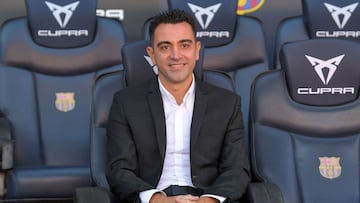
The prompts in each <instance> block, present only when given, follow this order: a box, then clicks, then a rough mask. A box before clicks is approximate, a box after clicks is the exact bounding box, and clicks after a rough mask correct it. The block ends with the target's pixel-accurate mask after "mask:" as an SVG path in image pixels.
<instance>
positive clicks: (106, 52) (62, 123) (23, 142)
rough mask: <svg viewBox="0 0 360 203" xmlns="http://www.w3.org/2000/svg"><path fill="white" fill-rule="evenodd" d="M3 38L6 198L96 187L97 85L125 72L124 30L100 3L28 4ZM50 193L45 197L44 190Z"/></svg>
mask: <svg viewBox="0 0 360 203" xmlns="http://www.w3.org/2000/svg"><path fill="white" fill-rule="evenodd" d="M26 5H27V13H28V15H27V17H23V18H17V19H11V20H9V21H7V22H6V23H5V24H4V25H3V26H2V27H1V30H0V39H1V41H0V46H1V47H0V61H1V63H2V65H1V66H0V81H1V82H0V83H1V85H0V96H1V98H0V111H1V112H3V114H4V116H5V117H6V119H7V120H8V121H9V122H10V124H11V127H12V138H13V139H14V140H15V152H14V167H13V169H12V170H11V171H9V173H8V176H7V180H6V185H7V190H8V194H7V198H8V199H19V198H42V197H46V198H63V197H71V196H72V195H73V192H74V191H75V190H74V189H75V188H77V187H81V186H87V185H91V184H92V181H91V176H90V155H89V152H90V104H91V95H92V88H93V83H94V79H95V78H97V77H99V76H101V75H103V74H106V73H109V72H113V71H116V70H119V69H120V68H121V66H120V64H121V63H122V56H121V47H122V45H123V44H124V43H125V33H124V29H123V27H122V25H121V24H120V23H119V22H118V21H116V20H111V19H105V18H100V17H96V16H95V14H96V12H95V10H96V7H97V3H96V0H66V1H64V0H48V1H45V0H28V1H26ZM45 188H46V189H45Z"/></svg>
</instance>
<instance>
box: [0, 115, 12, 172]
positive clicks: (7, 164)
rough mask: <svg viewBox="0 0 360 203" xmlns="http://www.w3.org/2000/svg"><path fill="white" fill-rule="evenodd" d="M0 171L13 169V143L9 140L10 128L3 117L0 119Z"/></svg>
mask: <svg viewBox="0 0 360 203" xmlns="http://www.w3.org/2000/svg"><path fill="white" fill-rule="evenodd" d="M0 159H1V160H0V170H8V169H12V168H13V163H14V141H13V140H12V139H11V128H10V124H9V122H8V121H7V120H6V119H5V117H0Z"/></svg>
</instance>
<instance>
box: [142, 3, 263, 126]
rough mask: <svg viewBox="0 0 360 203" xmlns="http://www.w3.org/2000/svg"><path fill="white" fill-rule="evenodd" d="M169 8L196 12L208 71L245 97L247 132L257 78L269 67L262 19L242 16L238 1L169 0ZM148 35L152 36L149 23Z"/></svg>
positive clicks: (244, 117)
mask: <svg viewBox="0 0 360 203" xmlns="http://www.w3.org/2000/svg"><path fill="white" fill-rule="evenodd" d="M168 5H169V8H170V9H172V8H179V9H182V10H185V11H187V12H188V13H190V14H192V15H193V17H194V19H195V21H196V26H197V30H198V32H197V38H198V39H199V40H201V42H202V44H203V46H204V48H205V49H204V67H203V68H204V70H212V71H218V72H223V73H224V74H226V75H228V77H230V78H231V80H232V82H233V84H234V87H235V92H236V93H237V94H239V95H240V96H241V97H242V109H241V110H242V113H243V115H244V116H243V119H244V123H245V131H246V132H247V131H248V130H247V129H248V111H249V98H250V87H251V83H252V81H253V80H254V78H255V77H256V76H257V75H258V74H259V73H261V72H264V71H267V70H269V67H268V59H267V53H266V48H265V41H264V31H263V28H262V25H261V23H260V21H259V20H258V19H255V18H252V17H249V16H238V15H237V13H236V11H237V6H238V1H237V0H211V1H209V0H185V1H178V0H168ZM150 21H151V19H149V20H148V21H147V22H146V23H145V25H144V37H145V38H146V39H149V34H148V26H149V24H150V23H149V22H150Z"/></svg>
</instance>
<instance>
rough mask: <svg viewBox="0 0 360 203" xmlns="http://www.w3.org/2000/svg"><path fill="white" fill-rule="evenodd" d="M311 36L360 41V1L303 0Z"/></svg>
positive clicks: (306, 22) (306, 21) (305, 17)
mask: <svg viewBox="0 0 360 203" xmlns="http://www.w3.org/2000/svg"><path fill="white" fill-rule="evenodd" d="M303 12H304V19H305V24H306V26H307V29H308V31H309V34H310V37H311V38H344V39H351V40H355V41H360V24H359V21H360V2H359V1H355V0H341V1H339V0H326V1H324V0H303Z"/></svg>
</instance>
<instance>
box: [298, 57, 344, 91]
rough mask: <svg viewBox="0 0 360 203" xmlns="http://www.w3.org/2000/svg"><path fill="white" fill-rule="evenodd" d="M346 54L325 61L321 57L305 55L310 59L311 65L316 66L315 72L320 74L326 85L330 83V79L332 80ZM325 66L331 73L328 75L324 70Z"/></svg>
mask: <svg viewBox="0 0 360 203" xmlns="http://www.w3.org/2000/svg"><path fill="white" fill-rule="evenodd" d="M344 56H345V54H343V55H340V56H337V57H334V58H331V59H329V60H326V61H323V60H321V59H318V58H315V57H312V56H308V55H305V57H306V58H307V59H308V60H309V62H310V63H311V65H312V66H313V67H314V69H315V72H316V73H317V75H318V76H319V78H320V79H321V81H322V82H323V83H324V85H327V84H328V83H329V81H330V80H331V78H332V77H333V75H334V73H335V71H336V69H337V66H338V65H339V64H340V62H341V61H342V59H343V58H344ZM324 68H328V69H329V73H328V74H327V76H326V77H325V75H324V72H323V69H324Z"/></svg>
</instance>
